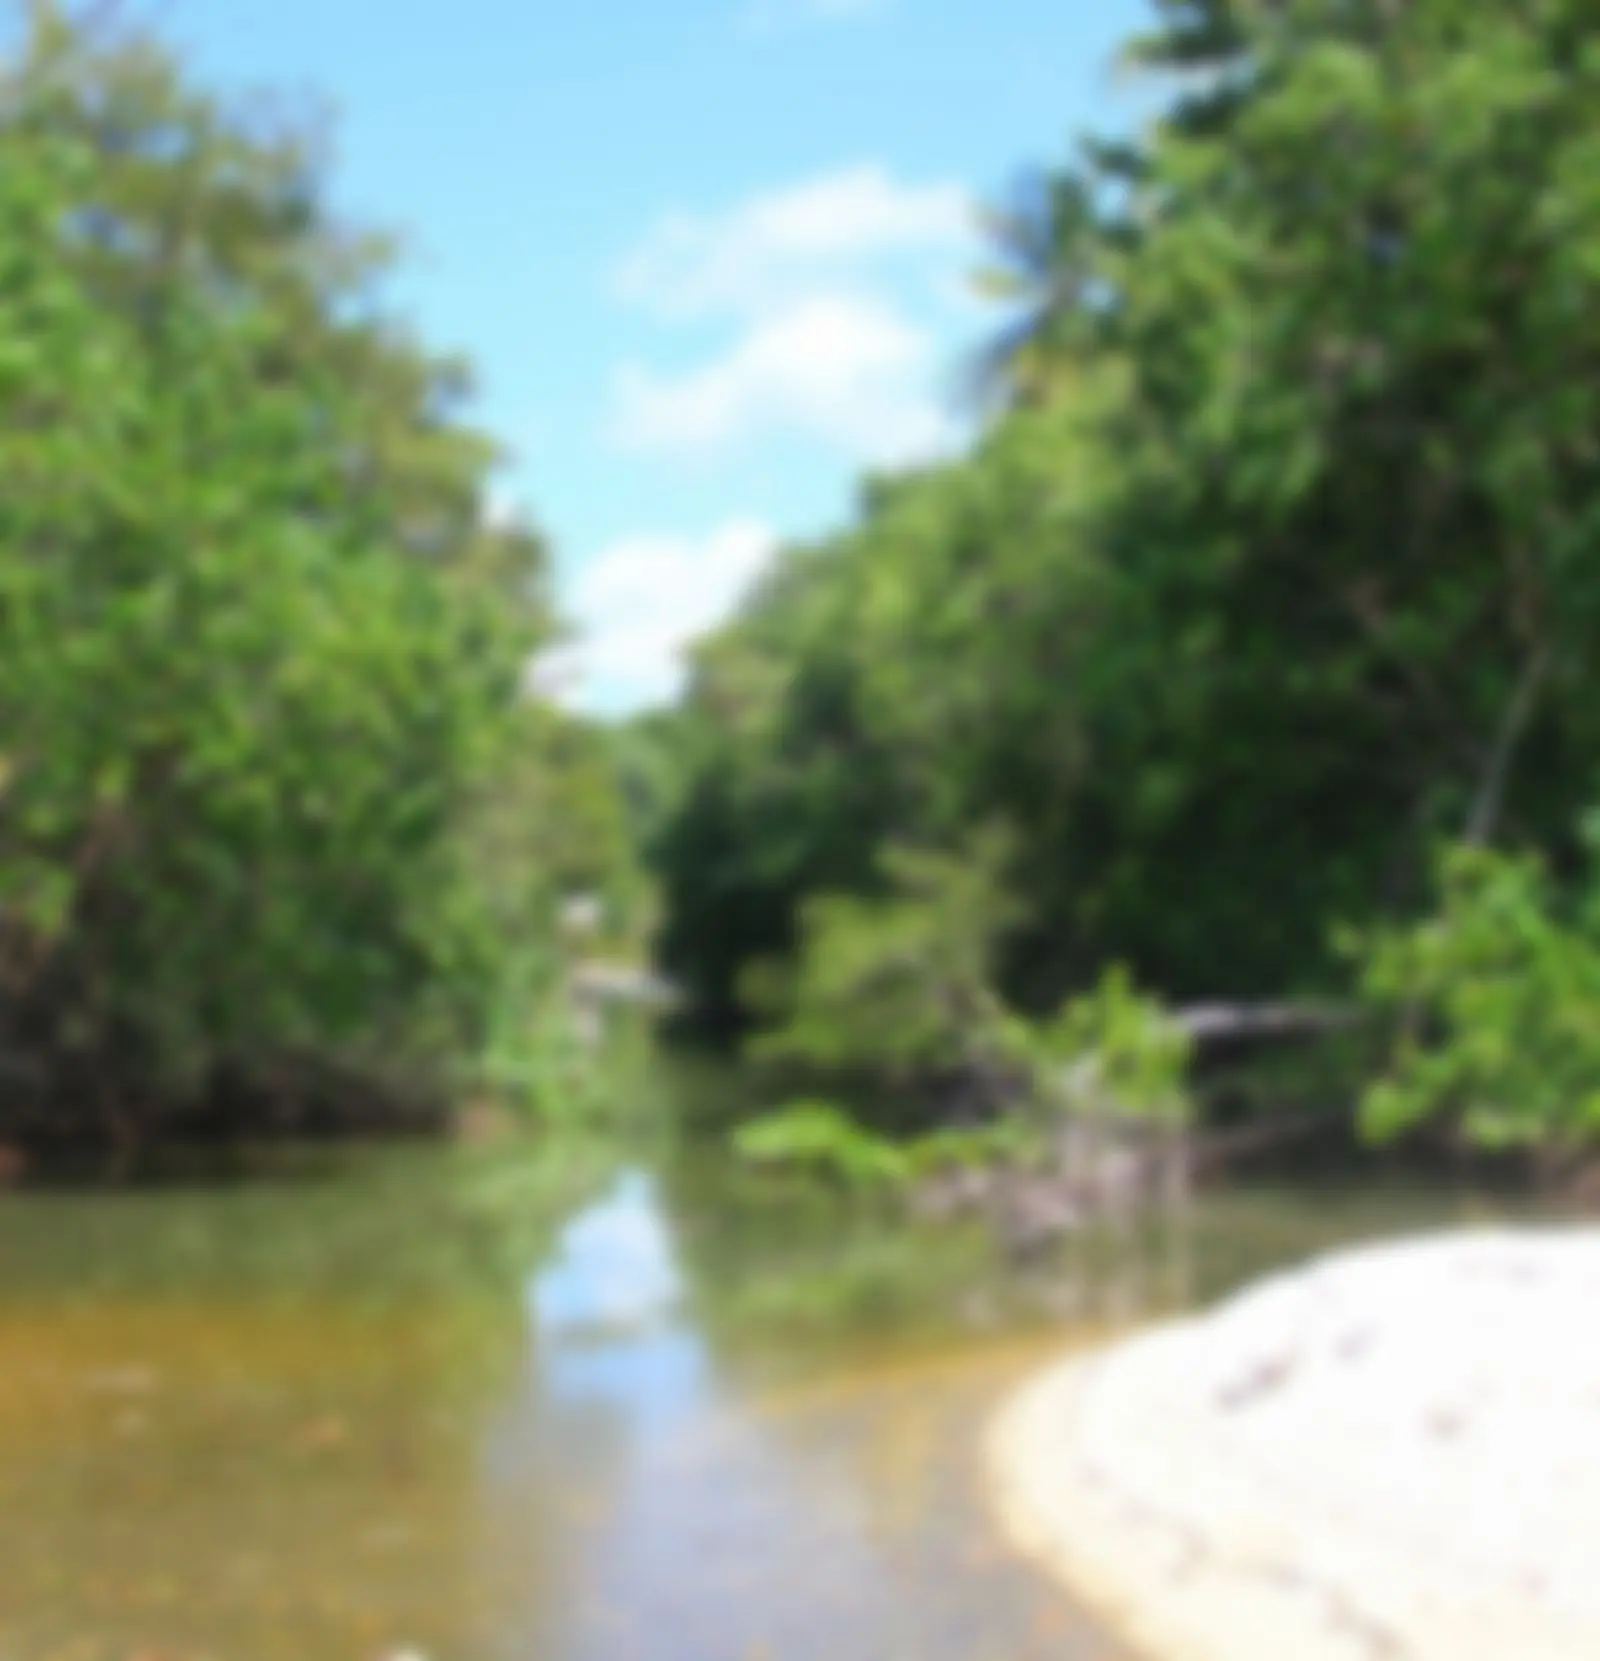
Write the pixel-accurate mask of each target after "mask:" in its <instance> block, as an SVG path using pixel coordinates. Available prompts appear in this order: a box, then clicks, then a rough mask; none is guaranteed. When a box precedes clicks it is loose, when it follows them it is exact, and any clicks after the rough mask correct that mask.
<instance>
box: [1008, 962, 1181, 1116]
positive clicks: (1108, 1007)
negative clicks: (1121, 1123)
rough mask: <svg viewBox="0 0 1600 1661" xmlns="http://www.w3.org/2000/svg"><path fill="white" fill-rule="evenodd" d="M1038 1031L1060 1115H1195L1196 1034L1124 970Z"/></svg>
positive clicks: (1047, 1090) (1049, 1090) (1050, 1098)
mask: <svg viewBox="0 0 1600 1661" xmlns="http://www.w3.org/2000/svg"><path fill="white" fill-rule="evenodd" d="M1035 1030H1036V1032H1037V1037H1036V1039H1035V1043H1034V1054H1035V1056H1036V1057H1037V1061H1038V1066H1039V1068H1040V1071H1041V1074H1042V1075H1043V1077H1044V1079H1045V1080H1046V1082H1045V1084H1044V1086H1043V1088H1042V1092H1041V1093H1042V1094H1043V1096H1044V1098H1045V1100H1046V1101H1047V1102H1049V1103H1050V1104H1051V1105H1052V1106H1053V1107H1055V1108H1056V1109H1057V1110H1059V1111H1064V1112H1068V1113H1071V1114H1074V1115H1090V1116H1094V1117H1119V1118H1124V1119H1143V1120H1148V1121H1150V1122H1153V1123H1156V1124H1165V1125H1182V1124H1186V1123H1187V1122H1188V1121H1189V1120H1190V1119H1191V1118H1192V1117H1193V1114H1194V1102H1193V1098H1192V1097H1191V1095H1190V1092H1189V1089H1188V1073H1189V1062H1190V1056H1191V1050H1192V1044H1191V1041H1190V1039H1189V1035H1188V1033H1187V1032H1186V1031H1185V1030H1184V1029H1183V1027H1181V1026H1180V1025H1178V1023H1177V1022H1175V1021H1174V1020H1173V1019H1172V1018H1171V1016H1170V1015H1169V1014H1168V1013H1167V1012H1166V1011H1165V1010H1164V1009H1163V1008H1162V1007H1161V1005H1160V1004H1158V1003H1156V1002H1155V1001H1154V1000H1152V999H1150V998H1146V997H1142V996H1140V994H1139V993H1138V992H1137V991H1136V990H1135V988H1134V986H1133V982H1132V980H1131V978H1130V977H1129V975H1128V973H1127V971H1126V969H1124V968H1123V967H1121V966H1120V965H1118V966H1115V967H1113V968H1111V969H1108V970H1107V971H1106V973H1105V974H1104V975H1103V976H1102V977H1101V980H1100V983H1099V985H1098V986H1097V987H1095V989H1094V990H1093V991H1091V992H1088V993H1085V994H1084V995H1083V996H1081V997H1078V998H1074V999H1072V1000H1070V1001H1069V1002H1068V1003H1066V1004H1065V1005H1064V1006H1063V1007H1062V1009H1061V1011H1060V1012H1059V1013H1058V1014H1057V1015H1056V1017H1055V1018H1054V1019H1053V1020H1052V1021H1050V1022H1048V1023H1045V1024H1043V1025H1041V1026H1040V1027H1039V1028H1037V1029H1035Z"/></svg>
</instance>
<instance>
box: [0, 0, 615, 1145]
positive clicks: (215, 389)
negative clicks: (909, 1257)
mask: <svg viewBox="0 0 1600 1661" xmlns="http://www.w3.org/2000/svg"><path fill="white" fill-rule="evenodd" d="M321 172H322V169H321V162H320V142H319V140H318V137H317V135H316V133H315V131H314V130H313V129H310V128H308V127H304V126H303V125H302V124H298V123H294V122H282V121H279V120H276V119H265V118H259V117H257V116H256V115H255V114H253V113H251V112H247V111H244V110H234V109H230V108H228V107H225V106H223V105H221V104H219V103H218V102H216V101H215V100H213V99H210V98H209V97H207V96H205V95H204V94H202V93H200V92H198V91H196V90H194V89H193V88H192V87H190V85H189V84H188V83H187V81H186V80H185V78H184V77H183V75H182V74H181V73H180V71H179V69H178V67H177V66H176V64H175V63H174V62H173V61H172V60H171V59H170V57H169V56H167V55H166V54H165V53H164V52H163V51H161V50H160V49H159V48H158V47H157V46H155V45H154V44H152V43H151V42H149V41H147V40H144V39H142V38H138V37H134V36H125V35H115V34H109V33H104V32H94V31H91V30H89V29H87V28H82V27H79V26H78V25H76V24H75V23H73V22H72V21H71V20H70V19H69V18H68V17H67V16H66V15H65V14H64V13H61V12H58V11H57V10H55V9H54V8H52V7H49V6H42V7H39V8H36V9H35V12H34V18H33V24H32V28H31V32H30V34H29V37H28V39H27V40H26V42H25V43H24V46H23V50H22V51H21V52H20V54H19V55H18V56H16V57H15V58H13V59H11V60H10V61H9V62H8V63H7V65H6V66H5V67H4V70H3V73H0V409H3V411H4V420H3V422H0V476H3V477H4V479H5V481H6V488H5V492H4V499H3V501H0V758H3V772H4V788H3V792H0V1053H3V1056H4V1058H5V1061H6V1069H5V1073H6V1079H7V1081H8V1082H7V1084H6V1091H5V1094H6V1099H5V1100H4V1102H3V1103H0V1107H3V1108H4V1109H5V1112H6V1115H7V1117H8V1118H11V1119H16V1118H19V1117H20V1118H21V1119H23V1120H25V1121H27V1122H28V1123H30V1124H32V1125H34V1127H35V1128H37V1129H40V1130H41V1131H43V1132H45V1133H49V1132H50V1131H52V1130H62V1129H64V1128H68V1127H71V1126H73V1125H76V1126H78V1127H79V1128H80V1129H82V1130H86V1131H92V1132H93V1133H96V1134H102V1135H105V1134H110V1135H114V1136H116V1137H117V1138H118V1139H119V1140H122V1141H132V1140H134V1139H136V1138H137V1137H138V1136H139V1135H140V1134H143V1132H144V1131H145V1130H148V1129H149V1128H151V1127H153V1126H156V1125H159V1124H160V1123H162V1122H165V1121H170V1120H171V1119H173V1118H174V1117H182V1116H183V1115H185V1114H189V1115H193V1114H195V1113H201V1114H204V1113H206V1112H209V1111H212V1110H213V1109H217V1110H221V1108H222V1107H223V1106H224V1105H225V1101H226V1099H232V1100H234V1101H239V1100H248V1101H254V1102H257V1103H259V1104H265V1105H266V1106H268V1107H269V1108H270V1110H271V1111H272V1112H273V1113H281V1112H283V1111H289V1112H291V1113H292V1111H293V1110H294V1102H295V1098H296V1097H297V1096H298V1095H300V1094H301V1093H302V1086H303V1081H304V1079H305V1078H306V1076H307V1071H308V1067H309V1068H310V1069H311V1070H315V1069H316V1068H318V1067H322V1066H323V1065H324V1064H329V1063H334V1062H337V1063H338V1064H339V1065H341V1066H345V1065H351V1066H354V1067H355V1068H356V1069H357V1070H358V1071H359V1072H361V1073H362V1074H364V1075H365V1076H366V1077H367V1078H368V1079H369V1080H375V1081H380V1082H382V1083H384V1084H385V1087H392V1088H394V1089H396V1090H401V1091H405V1092H408V1093H427V1092H429V1091H436V1090H439V1089H443V1088H446V1087H447V1086H448V1084H449V1083H450V1081H451V1080H452V1079H453V1078H454V1076H455V1075H456V1073H457V1072H458V1071H459V1069H460V1066H461V1064H462V1063H463V1062H464V1061H465V1060H467V1059H469V1058H470V1057H472V1056H473V1055H474V1054H475V1053H476V1051H477V1050H478V1048H479V1046H480V1044H481V1043H482V1042H483V1041H484V1040H485V1037H486V1033H487V1028H488V1027H489V1026H490V1025H492V1024H494V1023H496V1022H499V1023H500V1024H501V1026H503V1022H504V1010H505V1004H506V997H507V988H508V981H507V976H508V974H510V975H511V977H512V980H513V981H514V982H515V984H516V985H518V986H519V987H521V988H522V989H523V991H525V992H526V991H528V990H529V989H530V988H531V983H532V982H533V981H536V980H538V979H539V977H540V976H541V975H543V976H544V977H546V978H547V979H548V977H550V976H553V975H554V974H555V973H556V972H557V965H556V963H555V958H554V954H553V952H551V951H549V950H541V949H539V947H538V944H537V943H538V941H539V940H540V938H541V937H543V938H546V939H547V938H548V937H549V932H550V920H549V919H550V912H551V909H552V906H553V903H554V897H555V893H556V892H558V891H559V884H560V882H561V881H562V880H564V879H565V878H566V877H567V876H568V875H576V874H581V875H582V876H583V877H584V878H585V879H591V878H593V877H594V876H595V867H596V866H597V864H598V863H603V861H604V860H605V859H606V858H612V857H615V853H616V850H617V849H618V848H619V846H620V825H619V829H618V831H617V832H615V833H612V832H607V831H605V830H604V828H603V826H602V829H601V830H600V831H599V832H598V833H596V832H595V831H593V830H592V829H591V827H592V826H594V825H595V824H597V823H599V822H600V821H603V819H604V813H605V808H604V807H603V806H601V807H598V808H596V807H595V806H593V805H592V802H593V798H594V796H595V794H596V792H598V791H600V790H601V788H602V787H601V786H600V785H599V784H597V783H594V782H591V781H584V782H583V783H582V784H581V785H579V784H578V783H576V782H573V783H570V784H569V783H567V782H564V780H566V779H567V778H569V777H570V778H575V775H574V772H573V770H574V768H575V767H578V766H579V765H580V764H578V763H576V762H574V761H572V760H571V759H569V755H570V753H571V752H573V750H574V746H576V748H577V749H578V750H581V749H582V746H583V743H584V742H585V740H584V739H583V737H582V735H581V734H578V735H576V736H574V735H573V734H572V733H571V732H570V731H567V732H566V733H565V735H564V736H561V733H562V729H561V722H560V720H559V719H558V718H556V717H554V716H553V715H550V714H547V713H546V712H543V711H542V710H540V708H539V707H538V706H536V705H533V704H531V703H530V702H529V701H528V700H527V699H526V698H525V697H524V696H523V694H522V691H521V686H522V680H523V671H524V665H525V663H526V661H527V658H528V656H529V654H530V653H532V652H534V651H536V650H538V649H539V648H541V647H542V646H544V645H546V644H548V642H549V641H550V640H551V639H552V638H553V636H554V623H553V619H552V616H551V614H550V609H549V605H548V600H547V594H546V588H547V562H546V554H545V549H544V546H543V543H542V542H541V540H540V539H539V538H538V537H537V536H536V535H535V534H534V533H532V532H530V531H527V530H525V529H520V528H517V527H498V526H495V525H493V524H491V523H490V520H489V516H488V515H487V514H486V511H485V499H486V491H487V486H488V481H489V476H490V471H491V469H492V467H493V466H494V464H495V459H496V453H495V448H494V446H493V445H492V444H491V443H490V442H489V441H488V440H487V439H486V438H485V437H484V436H483V435H481V434H480V433H477V432H475V431H474V430H473V429H472V428H471V427H470V426H469V425H467V424H465V423H464V422H463V421H462V420H461V419H460V415H459V409H460V406H461V404H462V401H463V398H464V396H465V394H466V392H467V391H468V384H469V383H468V380H467V377H466V375H465V371H464V369H463V368H462V366H461V365H460V364H459V363H457V362H455V361H454V360H451V359H446V358H441V357H438V356H436V355H434V354H433V353H431V352H430V351H428V350H426V349H425V348H423V347H422V346H420V345H419V344H417V343H416V342H414V341H412V340H411V339H410V338H408V336H407V335H406V334H405V333H404V332H403V331H401V330H400V329H399V328H398V327H397V326H396V325H395V324H394V323H393V322H391V321H390V320H389V319H388V318H387V317H386V316H385V314H384V312H383V311H382V309H381V307H380V304H379V301H378V297H377V290H376V284H377V281H378V278H379V277H380V276H381V274H382V272H383V270H384V268H385V264H386V261H387V259H388V252H387V248H386V245H385V244H384V243H383V241H382V240H381V239H376V238H372V237H368V236H366V235H364V234H359V233H356V232H353V231H350V230H349V229H347V228H346V227H344V226H343V225H341V224H339V223H337V222H336V221H335V220H334V219H333V218H332V217H331V216H330V214H329V212H328V210H327V208H326V206H325V204H324V201H323V197H322V190H321ZM558 736H559V738H560V742H559V743H558V742H557V737H558ZM563 745H564V746H565V750H566V752H568V754H567V755H557V754H555V753H554V751H555V750H558V749H561V747H562V746H563ZM580 796H586V797H587V801H586V802H580V800H579V797H580ZM597 814H598V816H599V819H598V820H597V818H596V815H597ZM608 837H609V840H608V839H607V838H608ZM578 845H582V847H583V849H584V853H583V856H582V858H579V857H578V854H577V853H576V851H575V849H576V847H577V846H578ZM580 868H581V870H580ZM530 953H531V955H530Z"/></svg>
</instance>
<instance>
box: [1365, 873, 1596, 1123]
mask: <svg viewBox="0 0 1600 1661" xmlns="http://www.w3.org/2000/svg"><path fill="white" fill-rule="evenodd" d="M1439 887H1440V897H1439V906H1438V910H1437V912H1436V914H1435V915H1434V916H1432V917H1431V918H1429V919H1428V920H1427V921H1425V922H1423V923H1421V924H1418V925H1416V926H1414V927H1411V928H1408V929H1403V930H1398V931H1392V932H1388V933H1385V934H1382V935H1380V936H1378V937H1377V938H1375V939H1374V940H1372V941H1369V942H1368V943H1367V945H1366V949H1365V961H1364V980H1363V985H1364V989H1365V991H1366V994H1367V995H1368V997H1369V998H1371V999H1372V1000H1373V1001H1374V1003H1375V1004H1377V1005H1378V1007H1379V1008H1381V1009H1384V1010H1386V1011H1392V1012H1397V1013H1398V1016H1399V1022H1398V1034H1397V1038H1396V1042H1395V1046H1394V1050H1393V1054H1392V1056H1391V1057H1390V1060H1389V1065H1388V1069H1387V1072H1386V1075H1385V1076H1384V1077H1383V1078H1381V1079H1380V1080H1379V1081H1378V1082H1377V1083H1375V1084H1374V1085H1373V1086H1372V1087H1371V1089H1370V1090H1369V1091H1368V1093H1367V1095H1366V1098H1365V1100H1364V1102H1363V1114H1364V1118H1365V1123H1366V1127H1367V1129H1368V1131H1369V1133H1370V1134H1372V1135H1374V1136H1376V1137H1379V1138H1388V1137H1392V1136H1395V1135H1397V1134H1399V1133H1401V1132H1403V1131H1405V1130H1408V1129H1410V1128H1412V1127H1413V1126H1415V1125H1417V1124H1419V1123H1421V1122H1423V1121H1424V1120H1426V1119H1429V1118H1431V1117H1433V1116H1436V1115H1439V1114H1444V1113H1450V1114H1455V1115H1459V1117H1460V1121H1461V1124H1462V1126H1463V1128H1464V1130H1465V1131H1466V1133H1467V1135H1468V1136H1469V1137H1471V1138H1472V1139H1473V1140H1474V1141H1475V1142H1477V1143H1479V1144H1480V1145H1483V1146H1487V1147H1507V1146H1515V1145H1541V1146H1545V1147H1548V1148H1550V1149H1551V1150H1553V1151H1557V1152H1559V1151H1562V1150H1576V1149H1579V1148H1581V1147H1582V1146H1583V1145H1584V1144H1586V1143H1593V1141H1594V1140H1595V1138H1596V1136H1597V1135H1600V889H1597V888H1596V887H1595V886H1594V885H1593V884H1592V882H1591V883H1590V885H1589V886H1588V887H1587V888H1586V889H1585V891H1584V892H1583V894H1582V896H1581V898H1580V899H1579V900H1578V901H1577V902H1576V903H1570V904H1569V903H1563V901H1562V899H1561V897H1560V896H1559V894H1558V893H1557V891H1556V890H1555V889H1554V887H1553V885H1552V883H1551V881H1550V878H1549V875H1548V873H1547V872H1546V870H1545V869H1544V867H1543V866H1542V865H1541V863H1540V862H1539V860H1537V859H1536V858H1534V857H1532V856H1530V855H1525V854H1524V855H1510V854H1499V853H1493V852H1490V851H1488V850H1485V849H1481V848H1456V849H1453V850H1451V851H1450V852H1449V853H1448V854H1447V855H1446V856H1445V857H1444V858H1443V859H1442V860H1441V862H1440V871H1439Z"/></svg>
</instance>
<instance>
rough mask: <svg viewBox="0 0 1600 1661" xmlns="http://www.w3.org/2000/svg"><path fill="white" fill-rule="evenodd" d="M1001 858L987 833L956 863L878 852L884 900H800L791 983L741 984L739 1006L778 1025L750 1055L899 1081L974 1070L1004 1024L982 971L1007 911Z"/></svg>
mask: <svg viewBox="0 0 1600 1661" xmlns="http://www.w3.org/2000/svg"><path fill="white" fill-rule="evenodd" d="M1005 850H1006V844H1005V839H1004V838H1003V837H1002V836H999V835H998V834H995V833H991V834H989V835H987V836H985V837H982V838H979V839H978V840H976V841H975V842H974V843H973V844H972V845H971V846H970V847H969V848H968V849H967V850H965V851H963V852H962V853H960V854H958V855H947V854H941V853H936V852H931V851H929V850H926V849H914V848H902V847H891V848H886V849H885V850H884V851H883V853H882V856H881V860H880V867H881V870H882V874H883V880H884V882H885V885H886V886H887V888H888V893H887V894H885V895H884V896H883V897H881V898H876V899H857V898H853V897H851V896H848V895H829V894H823V895H816V896H814V897H812V898H810V899H808V900H807V901H806V902H805V904H804V905H803V907H802V916H801V931H802V946H801V951H800V957H799V962H798V964H797V966H796V969H795V972H794V973H793V974H790V973H788V972H786V971H785V970H784V968H783V967H782V966H781V965H776V964H766V965H760V964H758V965H756V966H754V967H753V969H752V970H751V971H748V972H747V974H746V980H745V989H746V997H747V1000H748V1001H749V1002H750V1003H751V1004H752V1005H753V1006H754V1007H756V1008H759V1009H762V1010H763V1011H765V1012H769V1013H771V1014H776V1015H778V1016H780V1017H782V1018H783V1019H782V1024H781V1025H779V1026H777V1027H775V1028H774V1029H773V1030H771V1031H768V1032H763V1033H761V1034H759V1035H758V1036H757V1037H756V1038H755V1039H754V1040H753V1041H752V1043H751V1044H750V1046H749V1050H750V1053H751V1055H752V1056H754V1057H755V1058H756V1059H761V1060H786V1061H794V1062H800V1063H804V1064H807V1065H810V1066H812V1067H818V1068H824V1069H827V1068H832V1069H848V1068H851V1067H856V1066H861V1065H868V1066H870V1067H872V1068H873V1069H875V1070H881V1071H885V1072H887V1073H889V1074H891V1075H900V1076H905V1077H914V1076H916V1075H917V1074H918V1073H919V1072H920V1073H927V1072H929V1071H937V1070H940V1069H948V1068H951V1067H959V1066H961V1065H963V1064H964V1063H966V1062H968V1061H969V1060H971V1059H973V1053H974V1042H975V1040H980V1041H986V1039H987V1028H988V1027H989V1025H990V1024H991V1023H993V1022H996V1021H998V1020H1000V1019H1002V1016H1001V1010H1000V1006H999V1004H998V1002H997V1000H996V999H995V997H994V994H993V992H992V991H991V989H990V981H991V966H990V965H991V959H992V956H993V945H994V938H995V936H996V934H997V932H998V931H999V930H1000V929H1002V928H1003V927H1004V926H1005V924H1006V922H1007V921H1008V918H1009V915H1010V910H1011V908H1010V905H1009V902H1008V901H1007V899H1006V896H1005V893H1004V891H1003V889H1002V888H1001V887H1000V884H999V874H1000V870H1001V865H1002V861H1003V859H1004V856H1005ZM980 1035H981V1039H980Z"/></svg>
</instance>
